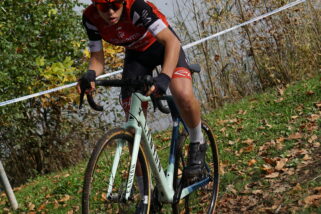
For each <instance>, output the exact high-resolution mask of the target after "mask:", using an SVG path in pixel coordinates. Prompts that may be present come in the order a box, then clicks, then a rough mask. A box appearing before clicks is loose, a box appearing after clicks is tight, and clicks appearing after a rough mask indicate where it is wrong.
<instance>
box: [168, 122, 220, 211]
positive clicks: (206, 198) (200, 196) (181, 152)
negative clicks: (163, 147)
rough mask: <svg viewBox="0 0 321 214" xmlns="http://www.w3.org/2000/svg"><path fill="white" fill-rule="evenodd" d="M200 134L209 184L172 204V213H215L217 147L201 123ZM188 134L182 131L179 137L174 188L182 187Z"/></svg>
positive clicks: (208, 129) (208, 131)
mask: <svg viewBox="0 0 321 214" xmlns="http://www.w3.org/2000/svg"><path fill="white" fill-rule="evenodd" d="M202 132H203V136H204V140H205V143H207V145H208V148H207V151H206V154H205V162H206V168H207V175H206V177H207V178H209V182H208V183H207V184H206V185H205V186H202V187H200V188H198V189H196V190H195V191H193V192H192V193H190V194H189V195H187V196H186V197H185V198H183V199H181V200H179V201H178V203H176V204H173V205H172V208H173V213H175V214H181V213H209V214H212V213H214V211H215V206H216V201H217V195H218V188H219V172H218V170H219V169H218V167H219V159H218V150H217V145H216V143H215V140H214V136H213V133H212V131H211V129H210V127H209V126H208V125H207V124H206V123H205V122H203V121H202ZM189 143H190V141H189V137H188V134H187V133H186V132H185V133H184V131H183V133H181V135H180V140H179V143H178V149H177V151H178V152H177V154H176V162H175V171H174V187H176V189H175V190H177V188H179V187H180V186H181V185H182V183H183V182H182V181H181V179H182V175H183V169H184V168H185V167H186V164H187V156H188V146H189Z"/></svg>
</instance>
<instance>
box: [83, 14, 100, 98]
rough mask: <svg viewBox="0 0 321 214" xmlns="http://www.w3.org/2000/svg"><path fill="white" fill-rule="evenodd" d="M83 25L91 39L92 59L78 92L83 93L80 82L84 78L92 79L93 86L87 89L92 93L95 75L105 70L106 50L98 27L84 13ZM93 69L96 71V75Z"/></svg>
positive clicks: (87, 91)
mask: <svg viewBox="0 0 321 214" xmlns="http://www.w3.org/2000/svg"><path fill="white" fill-rule="evenodd" d="M83 26H84V27H85V29H86V32H87V35H88V39H89V51H90V59H89V66H88V72H87V73H85V74H84V75H83V76H82V77H81V78H80V79H79V81H78V84H77V91H78V93H81V86H80V85H81V84H80V82H81V81H83V80H82V79H87V81H90V86H91V88H90V89H88V90H86V93H90V92H91V91H93V90H94V89H95V82H94V79H95V77H96V76H99V75H101V74H102V73H103V71H104V51H103V45H102V38H101V36H100V34H99V32H98V29H97V28H96V26H94V25H93V24H92V23H91V22H90V21H89V20H88V19H87V18H86V16H85V15H83ZM92 71H94V72H95V73H94V75H93V72H92Z"/></svg>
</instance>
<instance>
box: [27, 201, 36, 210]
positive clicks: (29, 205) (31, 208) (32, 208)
mask: <svg viewBox="0 0 321 214" xmlns="http://www.w3.org/2000/svg"><path fill="white" fill-rule="evenodd" d="M34 209H35V205H34V204H33V203H31V202H29V203H28V210H34Z"/></svg>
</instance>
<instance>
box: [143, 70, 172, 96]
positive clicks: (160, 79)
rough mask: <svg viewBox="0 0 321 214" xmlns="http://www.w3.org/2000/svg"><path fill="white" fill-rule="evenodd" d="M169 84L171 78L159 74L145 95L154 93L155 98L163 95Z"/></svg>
mask: <svg viewBox="0 0 321 214" xmlns="http://www.w3.org/2000/svg"><path fill="white" fill-rule="evenodd" d="M170 82H171V78H170V77H169V76H167V75H166V74H164V73H160V74H159V75H158V76H157V77H155V78H154V85H152V87H150V89H149V90H148V92H147V94H146V95H147V96H149V95H151V94H152V93H154V94H155V95H156V96H157V95H163V94H165V93H166V91H167V88H168V86H169V83H170Z"/></svg>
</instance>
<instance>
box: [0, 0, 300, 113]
mask: <svg viewBox="0 0 321 214" xmlns="http://www.w3.org/2000/svg"><path fill="white" fill-rule="evenodd" d="M305 1H306V0H297V1H294V2H291V3H289V4H287V5H284V6H282V7H280V8H278V9H275V10H273V11H271V12H269V13H266V14H263V15H261V16H258V17H256V18H253V19H251V20H249V21H246V22H244V23H242V24H239V25H235V26H234V27H231V28H229V29H226V30H223V31H221V32H218V33H216V34H213V35H211V36H208V37H205V38H203V39H200V40H198V41H195V42H192V43H190V44H187V45H184V46H183V49H184V50H185V49H188V48H191V47H193V46H195V45H198V44H200V43H203V42H205V41H207V40H210V39H213V38H215V37H218V36H221V35H223V34H225V33H228V32H230V31H232V30H235V29H237V28H240V27H243V26H245V25H248V24H251V23H253V22H256V21H258V20H261V19H264V18H266V17H268V16H271V15H273V14H275V13H279V12H281V11H283V10H286V9H288V8H290V7H294V6H295V5H298V4H301V3H303V2H305ZM122 72H123V71H122V70H119V71H115V72H112V73H108V74H104V75H101V76H99V77H98V78H97V79H100V78H104V77H109V76H113V75H116V74H119V73H122ZM76 84H77V83H71V84H68V85H64V86H60V87H57V88H53V89H49V90H46V91H42V92H39V93H35V94H31V95H27V96H23V97H20V98H16V99H12V100H7V101H4V102H1V103H0V107H1V106H5V105H9V104H12V103H17V102H20V101H23V100H27V99H30V98H33V97H38V96H41V95H44V94H49V93H52V92H55V91H59V90H62V89H66V88H70V87H73V86H76Z"/></svg>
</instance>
